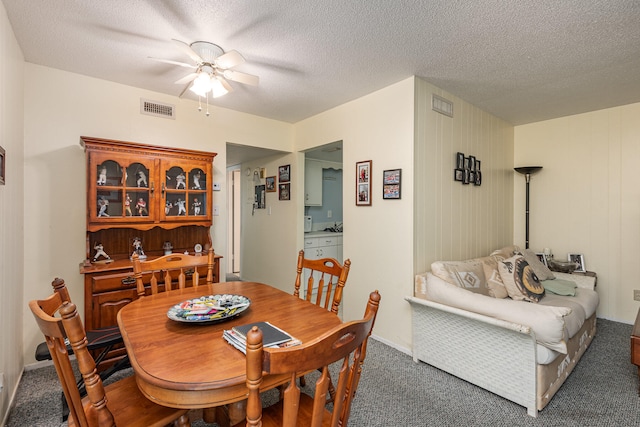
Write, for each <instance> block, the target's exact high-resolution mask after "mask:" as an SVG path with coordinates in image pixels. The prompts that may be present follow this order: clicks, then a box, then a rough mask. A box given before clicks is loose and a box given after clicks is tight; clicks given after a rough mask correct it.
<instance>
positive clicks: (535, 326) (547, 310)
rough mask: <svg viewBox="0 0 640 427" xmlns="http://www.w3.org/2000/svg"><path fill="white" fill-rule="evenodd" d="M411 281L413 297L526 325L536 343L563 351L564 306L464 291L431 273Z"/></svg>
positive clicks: (565, 346)
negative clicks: (412, 282)
mask: <svg viewBox="0 0 640 427" xmlns="http://www.w3.org/2000/svg"><path fill="white" fill-rule="evenodd" d="M415 282H416V283H415V287H416V297H421V298H425V299H427V300H430V301H434V302H438V303H440V304H446V305H449V306H451V307H457V308H459V309H462V310H466V311H471V312H474V313H478V314H482V315H485V316H489V317H493V318H495V319H501V320H505V321H507V322H513V323H516V324H519V325H525V326H528V327H530V328H531V329H532V330H533V331H534V333H535V337H536V341H537V342H538V344H541V345H544V346H545V347H548V348H550V349H552V350H556V351H558V352H560V353H565V354H566V352H567V345H566V341H565V338H566V336H567V333H566V328H565V321H564V319H565V316H568V315H569V314H570V313H571V309H570V308H568V307H562V306H560V307H557V306H552V305H542V304H531V303H528V302H525V301H513V300H511V299H509V298H505V299H498V298H491V297H490V296H487V295H481V294H475V293H472V292H468V291H465V290H464V289H461V288H459V287H457V286H455V285H452V284H451V283H447V282H446V281H444V280H442V279H440V278H439V277H436V276H435V275H433V274H431V273H425V274H419V275H417V276H416V281H415ZM594 293H595V292H594ZM556 296H557V295H556ZM557 297H558V298H572V297H561V296H557Z"/></svg>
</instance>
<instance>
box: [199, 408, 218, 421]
mask: <svg viewBox="0 0 640 427" xmlns="http://www.w3.org/2000/svg"><path fill="white" fill-rule="evenodd" d="M216 410H217V408H215V407H213V408H204V409H203V410H202V420H203V421H204V422H205V423H207V424H213V423H215V422H216V420H217V418H218V417H216Z"/></svg>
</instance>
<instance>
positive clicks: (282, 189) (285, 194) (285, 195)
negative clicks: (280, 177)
mask: <svg viewBox="0 0 640 427" xmlns="http://www.w3.org/2000/svg"><path fill="white" fill-rule="evenodd" d="M278 190H279V192H278V200H291V191H290V190H291V183H290V182H287V183H285V184H283V183H280V184H279V185H278Z"/></svg>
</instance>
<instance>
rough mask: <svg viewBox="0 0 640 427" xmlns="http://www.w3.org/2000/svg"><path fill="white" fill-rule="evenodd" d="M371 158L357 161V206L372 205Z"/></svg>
mask: <svg viewBox="0 0 640 427" xmlns="http://www.w3.org/2000/svg"><path fill="white" fill-rule="evenodd" d="M372 163H373V162H372V161H371V160H364V161H362V162H356V206H371V166H372Z"/></svg>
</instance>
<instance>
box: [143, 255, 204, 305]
mask: <svg viewBox="0 0 640 427" xmlns="http://www.w3.org/2000/svg"><path fill="white" fill-rule="evenodd" d="M205 260H206V261H205ZM132 261H133V277H134V278H135V280H136V288H137V292H138V297H143V296H145V294H146V289H145V286H144V281H143V280H142V274H143V273H148V272H150V273H151V280H150V285H151V295H155V294H157V293H158V292H162V291H170V290H171V289H172V288H173V285H172V278H171V274H170V271H171V270H174V271H178V289H183V288H184V287H185V286H186V283H187V275H188V274H191V278H192V283H193V286H194V287H197V286H198V285H199V284H200V274H199V273H198V268H197V267H198V266H202V265H204V264H206V265H207V280H206V283H207V284H211V283H213V271H214V266H215V254H214V251H213V248H210V249H208V250H207V256H206V257H205V256H202V255H186V254H179V253H175V254H169V255H165V256H161V257H159V258H155V259H152V260H150V261H141V260H140V258H138V254H134V255H133V259H132ZM159 282H162V283H163V284H164V287H160V286H158V284H159Z"/></svg>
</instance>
